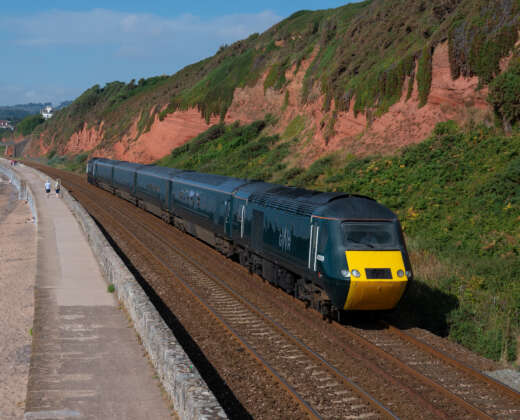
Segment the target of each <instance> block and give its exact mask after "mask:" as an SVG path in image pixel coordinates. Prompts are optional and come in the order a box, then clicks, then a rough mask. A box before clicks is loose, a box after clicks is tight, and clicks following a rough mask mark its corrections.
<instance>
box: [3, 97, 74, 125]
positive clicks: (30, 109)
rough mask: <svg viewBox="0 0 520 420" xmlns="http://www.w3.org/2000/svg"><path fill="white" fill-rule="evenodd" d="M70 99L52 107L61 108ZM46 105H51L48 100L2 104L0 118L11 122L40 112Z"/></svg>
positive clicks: (14, 122)
mask: <svg viewBox="0 0 520 420" xmlns="http://www.w3.org/2000/svg"><path fill="white" fill-rule="evenodd" d="M71 103H72V101H64V102H62V103H60V104H59V105H58V106H56V107H54V108H55V109H56V110H58V109H62V108H64V107H66V106H67V105H69V104H71ZM47 105H50V106H52V103H50V102H43V103H33V102H31V103H28V104H19V105H4V106H0V120H8V121H10V122H11V123H13V124H16V123H17V122H19V121H21V120H23V119H24V118H25V117H28V116H29V115H35V114H38V113H39V112H40V110H41V109H42V108H44V107H46V106H47Z"/></svg>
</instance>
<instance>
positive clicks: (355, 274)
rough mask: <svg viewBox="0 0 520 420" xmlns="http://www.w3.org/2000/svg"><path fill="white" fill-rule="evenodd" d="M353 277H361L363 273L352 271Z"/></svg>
mask: <svg viewBox="0 0 520 420" xmlns="http://www.w3.org/2000/svg"><path fill="white" fill-rule="evenodd" d="M352 275H353V276H354V277H361V273H360V272H359V271H357V270H352Z"/></svg>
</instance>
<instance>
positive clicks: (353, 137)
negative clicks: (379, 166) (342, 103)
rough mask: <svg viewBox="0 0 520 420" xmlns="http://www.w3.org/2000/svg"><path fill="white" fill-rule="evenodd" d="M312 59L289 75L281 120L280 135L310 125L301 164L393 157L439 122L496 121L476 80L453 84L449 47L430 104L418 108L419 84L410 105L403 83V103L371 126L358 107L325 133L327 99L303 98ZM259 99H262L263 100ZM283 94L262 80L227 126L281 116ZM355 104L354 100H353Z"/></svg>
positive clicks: (443, 48) (436, 65)
mask: <svg viewBox="0 0 520 420" xmlns="http://www.w3.org/2000/svg"><path fill="white" fill-rule="evenodd" d="M312 60H313V57H311V58H310V59H309V60H307V61H305V62H304V63H302V65H301V67H300V69H299V71H298V72H297V73H296V74H294V69H291V70H289V71H288V72H287V74H286V79H287V80H288V85H287V88H286V90H287V91H288V92H289V101H288V104H287V105H286V108H285V110H284V111H283V113H282V114H281V118H280V122H279V126H278V127H277V128H278V131H280V132H282V131H283V130H284V129H285V127H286V126H287V124H288V123H289V122H290V121H291V120H292V119H293V118H295V117H296V116H298V115H303V116H304V117H305V120H306V133H304V136H308V135H311V136H312V139H313V141H312V142H309V143H308V144H306V145H305V146H303V148H302V150H301V153H302V163H304V164H309V163H312V162H313V161H314V160H316V159H317V158H319V157H320V156H323V155H325V154H327V153H330V152H334V151H343V152H345V153H352V154H355V155H367V154H378V153H382V154H391V153H395V152H396V151H398V150H399V149H401V148H403V147H405V146H407V145H410V144H415V143H419V142H421V141H423V140H424V139H425V138H426V137H428V135H429V134H430V133H431V131H432V129H433V128H434V127H435V125H436V124H437V123H438V122H442V121H446V120H450V119H451V120H454V121H457V122H458V123H465V122H467V121H469V120H474V121H484V120H489V121H491V120H492V112H491V108H490V106H489V104H488V103H487V102H486V97H487V94H488V90H487V87H485V88H482V89H478V78H477V77H472V78H463V77H460V78H458V79H457V80H452V78H451V73H450V63H449V57H448V46H447V44H446V43H444V44H440V45H439V46H438V47H437V48H436V49H435V52H434V54H433V57H432V67H433V68H432V86H431V91H430V96H429V98H428V102H427V104H426V105H425V106H423V107H421V108H419V92H418V88H417V81H415V83H414V89H413V92H412V96H411V98H410V99H409V100H406V94H407V86H408V83H407V81H406V82H405V83H404V85H403V86H404V88H403V92H402V95H401V100H400V101H399V102H397V103H396V104H394V105H393V106H392V107H390V109H389V110H388V112H386V113H385V114H383V115H382V116H380V117H376V118H373V119H372V120H371V121H370V119H368V118H367V116H366V115H365V114H358V115H357V116H356V115H354V111H353V109H354V103H352V104H351V106H350V111H349V112H338V114H337V120H336V123H335V124H334V127H333V130H332V131H331V129H330V128H329V127H327V124H328V122H329V121H330V118H331V113H330V112H329V113H325V112H324V111H323V101H324V97H323V96H322V95H320V94H319V91H318V90H317V87H315V88H314V92H312V93H311V95H310V96H311V98H312V97H314V101H313V102H312V103H311V104H307V105H301V101H300V92H301V89H302V85H303V77H304V75H305V72H306V70H307V68H308V66H309V65H310V63H311V62H312ZM258 98H262V99H261V100H259V99H258ZM284 99H285V90H283V91H282V92H275V91H273V90H272V89H268V90H267V91H266V92H265V94H264V92H263V79H262V80H260V81H259V83H258V84H257V85H256V86H254V87H246V88H243V89H237V90H236V91H235V95H234V100H233V104H232V106H231V108H230V110H229V112H228V115H227V117H226V120H227V121H236V120H239V121H241V122H251V121H253V120H255V119H259V118H262V117H263V116H264V115H265V114H266V113H268V112H271V113H274V114H275V115H276V114H279V113H280V111H278V112H276V110H280V109H282V107H283V104H284ZM354 100H355V98H354ZM331 108H332V109H333V108H334V104H332V107H331Z"/></svg>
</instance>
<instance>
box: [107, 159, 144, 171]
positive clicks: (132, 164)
mask: <svg viewBox="0 0 520 420" xmlns="http://www.w3.org/2000/svg"><path fill="white" fill-rule="evenodd" d="M112 164H113V165H114V166H115V167H117V168H123V169H130V170H137V169H139V168H140V167H142V166H143V165H142V164H140V163H135V162H125V161H122V160H120V161H117V160H116V161H112Z"/></svg>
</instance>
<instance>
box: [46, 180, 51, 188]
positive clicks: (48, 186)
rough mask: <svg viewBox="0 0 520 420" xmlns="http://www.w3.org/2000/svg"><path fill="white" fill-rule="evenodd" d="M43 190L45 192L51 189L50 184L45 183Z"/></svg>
mask: <svg viewBox="0 0 520 420" xmlns="http://www.w3.org/2000/svg"><path fill="white" fill-rule="evenodd" d="M45 189H46V190H50V189H51V183H50V182H46V183H45Z"/></svg>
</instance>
